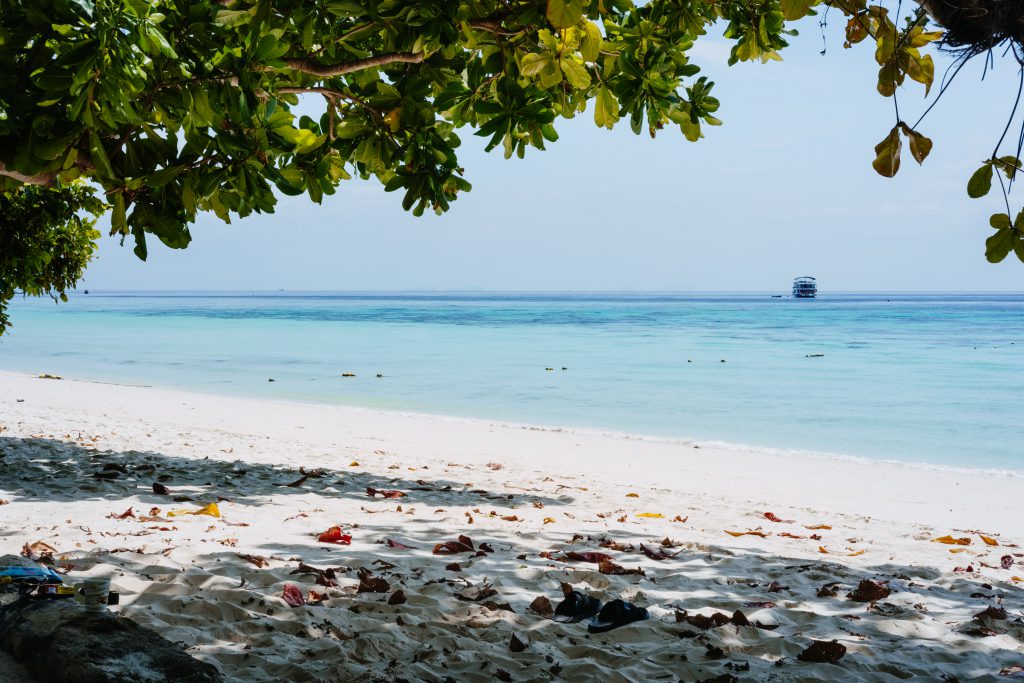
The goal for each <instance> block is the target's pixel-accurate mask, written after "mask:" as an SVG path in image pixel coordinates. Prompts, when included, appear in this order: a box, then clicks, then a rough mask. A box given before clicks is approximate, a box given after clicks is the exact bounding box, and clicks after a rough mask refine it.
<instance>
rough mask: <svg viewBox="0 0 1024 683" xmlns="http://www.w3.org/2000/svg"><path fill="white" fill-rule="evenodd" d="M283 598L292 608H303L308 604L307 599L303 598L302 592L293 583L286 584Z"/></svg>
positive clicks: (282, 594)
mask: <svg viewBox="0 0 1024 683" xmlns="http://www.w3.org/2000/svg"><path fill="white" fill-rule="evenodd" d="M281 598H283V599H284V601H285V602H287V603H288V604H289V605H291V606H292V607H302V606H303V605H305V604H306V598H304V597H303V596H302V591H300V590H299V589H298V588H296V587H295V585H294V584H291V583H286V584H285V585H284V591H282V593H281Z"/></svg>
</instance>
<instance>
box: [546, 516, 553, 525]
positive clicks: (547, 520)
mask: <svg viewBox="0 0 1024 683" xmlns="http://www.w3.org/2000/svg"><path fill="white" fill-rule="evenodd" d="M544 523H545V524H554V523H555V518H554V517H545V518H544Z"/></svg>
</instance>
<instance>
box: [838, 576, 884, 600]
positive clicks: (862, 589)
mask: <svg viewBox="0 0 1024 683" xmlns="http://www.w3.org/2000/svg"><path fill="white" fill-rule="evenodd" d="M891 593H892V590H891V589H890V588H889V582H888V581H872V580H871V579H861V582H860V583H858V584H857V587H856V588H855V589H854V590H853V591H852V592H850V593H847V594H846V597H847V598H849V599H850V600H855V601H857V602H875V601H877V600H882V599H884V598H887V597H889V595H890V594H891Z"/></svg>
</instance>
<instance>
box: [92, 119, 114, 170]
mask: <svg viewBox="0 0 1024 683" xmlns="http://www.w3.org/2000/svg"><path fill="white" fill-rule="evenodd" d="M89 156H91V157H92V163H93V165H94V166H95V167H96V171H97V172H98V173H99V175H101V176H105V177H107V178H114V177H115V176H114V169H113V168H112V167H111V166H110V159H109V158H107V153H106V151H105V150H104V149H103V143H102V142H101V141H100V136H99V135H97V133H96V131H95V130H90V131H89Z"/></svg>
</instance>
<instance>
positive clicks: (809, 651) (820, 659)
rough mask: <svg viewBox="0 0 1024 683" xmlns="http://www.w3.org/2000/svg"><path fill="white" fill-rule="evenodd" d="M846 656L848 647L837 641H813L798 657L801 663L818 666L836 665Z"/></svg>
mask: <svg viewBox="0 0 1024 683" xmlns="http://www.w3.org/2000/svg"><path fill="white" fill-rule="evenodd" d="M845 654H846V646H845V645H843V644H842V643H840V642H839V641H837V640H833V641H831V642H826V641H824V640H813V641H811V644H810V645H809V646H808V647H807V648H806V649H805V650H804V651H803V652H801V653H800V654H798V655H797V656H796V658H797V659H799V660H800V661H801V662H813V663H818V664H835V663H836V662H838V661H839V660H840V659H842V658H843V655H845Z"/></svg>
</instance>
